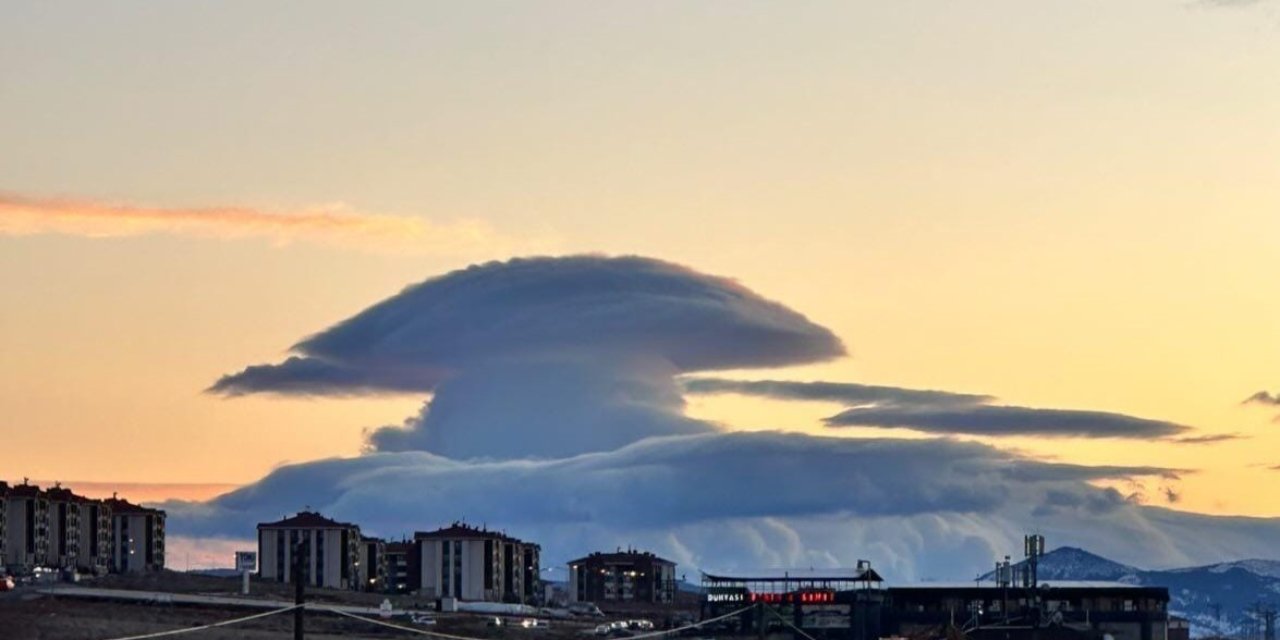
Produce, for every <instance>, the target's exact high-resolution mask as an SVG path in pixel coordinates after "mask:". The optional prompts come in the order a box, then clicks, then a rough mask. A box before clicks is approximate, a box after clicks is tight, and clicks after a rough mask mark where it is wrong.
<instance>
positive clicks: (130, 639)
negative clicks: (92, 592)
mask: <svg viewBox="0 0 1280 640" xmlns="http://www.w3.org/2000/svg"><path fill="white" fill-rule="evenodd" d="M299 606H300V605H296V604H295V605H293V606H291V607H284V608H282V609H274V610H271V611H267V612H264V613H255V614H253V615H251V616H245V617H243V618H234V619H232V620H223V621H222V622H214V623H211V624H206V625H201V626H198V627H185V628H182V629H172V630H169V631H160V632H157V633H144V634H142V635H140V636H124V637H121V638H111V639H110V640H146V639H147V638H163V637H166V636H176V635H179V634H183V633H192V632H195V631H204V630H205V629H212V628H214V627H225V626H228V625H233V624H240V623H241V622H248V621H250V620H257V619H258V618H265V617H267V616H274V615H276V614H278V613H285V612H288V611H293V610H294V609H297V608H298V607H299Z"/></svg>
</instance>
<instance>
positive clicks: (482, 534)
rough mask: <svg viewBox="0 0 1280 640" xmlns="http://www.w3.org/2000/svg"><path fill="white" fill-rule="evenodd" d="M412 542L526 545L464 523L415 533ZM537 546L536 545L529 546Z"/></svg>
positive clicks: (505, 535) (518, 540)
mask: <svg viewBox="0 0 1280 640" xmlns="http://www.w3.org/2000/svg"><path fill="white" fill-rule="evenodd" d="M413 539H414V540H432V539H449V540H455V539H463V540H467V539H471V540H488V539H492V540H501V541H503V542H515V543H518V544H525V545H528V544H530V543H528V542H525V541H524V540H521V539H519V538H514V537H511V536H509V535H507V534H506V533H503V532H501V531H491V530H489V528H488V527H473V526H471V525H469V524H467V523H465V522H454V523H452V524H450V525H449V526H447V527H441V528H439V529H436V530H435V531H417V532H414V534H413ZM531 546H537V545H531Z"/></svg>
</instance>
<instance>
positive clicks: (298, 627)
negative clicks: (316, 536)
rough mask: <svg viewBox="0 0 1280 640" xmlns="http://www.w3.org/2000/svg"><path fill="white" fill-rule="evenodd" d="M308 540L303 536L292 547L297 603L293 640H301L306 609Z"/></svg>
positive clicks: (294, 600)
mask: <svg viewBox="0 0 1280 640" xmlns="http://www.w3.org/2000/svg"><path fill="white" fill-rule="evenodd" d="M307 533H310V532H307ZM308 542H309V541H308V540H307V539H306V538H305V537H304V538H302V539H300V540H299V541H298V543H297V544H296V545H294V547H293V603H294V604H295V605H297V608H296V609H294V610H293V640H303V631H302V623H303V617H304V616H303V614H304V612H305V611H306V608H305V606H304V605H305V604H306V588H307V576H305V575H304V573H307V572H306V571H305V567H308V566H309V565H310V563H309V562H307V561H308V560H309V559H310V558H307V557H306V556H310V555H311V553H310V550H311V545H309V544H307V543H308Z"/></svg>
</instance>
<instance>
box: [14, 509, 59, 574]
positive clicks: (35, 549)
mask: <svg viewBox="0 0 1280 640" xmlns="http://www.w3.org/2000/svg"><path fill="white" fill-rule="evenodd" d="M48 509H49V503H48V502H47V501H46V500H44V499H43V498H40V497H30V496H15V495H10V496H8V497H7V498H6V499H5V512H6V513H5V520H6V524H7V526H6V529H7V531H6V536H5V558H4V564H5V565H6V566H8V567H10V568H11V569H15V570H19V571H22V570H28V569H31V568H33V567H36V566H44V565H46V564H47V563H48V551H49V520H48V515H49V511H48Z"/></svg>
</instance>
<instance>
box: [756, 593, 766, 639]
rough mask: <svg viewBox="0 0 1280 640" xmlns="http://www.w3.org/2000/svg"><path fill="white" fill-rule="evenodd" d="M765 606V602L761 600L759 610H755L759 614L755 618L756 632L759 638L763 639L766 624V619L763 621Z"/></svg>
mask: <svg viewBox="0 0 1280 640" xmlns="http://www.w3.org/2000/svg"><path fill="white" fill-rule="evenodd" d="M765 606H766V605H765V603H764V602H763V601H762V602H760V610H759V611H758V612H757V613H758V614H759V616H758V617H757V618H756V623H757V624H756V632H757V633H758V634H759V635H758V638H759V640H764V636H765V626H766V624H767V623H766V621H765V617H764V616H765V609H764V608H765Z"/></svg>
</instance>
